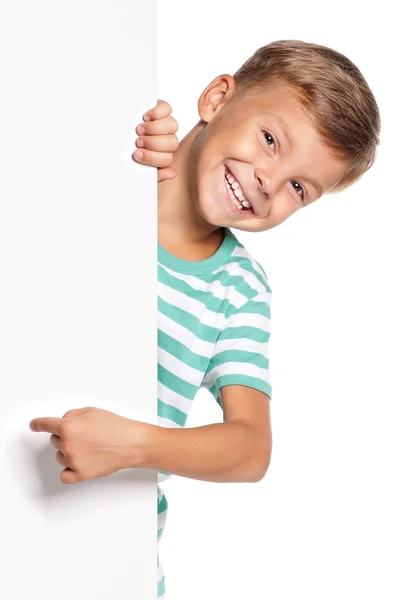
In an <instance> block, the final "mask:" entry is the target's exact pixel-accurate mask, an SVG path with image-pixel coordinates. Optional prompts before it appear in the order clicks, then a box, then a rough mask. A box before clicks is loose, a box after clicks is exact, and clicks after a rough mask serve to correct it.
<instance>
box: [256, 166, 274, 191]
mask: <svg viewBox="0 0 398 600" xmlns="http://www.w3.org/2000/svg"><path fill="white" fill-rule="evenodd" d="M254 175H255V178H256V181H257V183H258V186H259V188H260V190H261V191H262V193H263V194H264V195H265V196H266V198H269V197H270V196H272V195H273V194H274V193H275V189H274V188H275V178H274V177H273V178H272V177H271V175H270V174H269V173H267V174H266V173H264V171H263V170H262V169H261V170H260V169H256V171H255V173H254Z"/></svg>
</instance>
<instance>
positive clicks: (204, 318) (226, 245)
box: [157, 228, 272, 597]
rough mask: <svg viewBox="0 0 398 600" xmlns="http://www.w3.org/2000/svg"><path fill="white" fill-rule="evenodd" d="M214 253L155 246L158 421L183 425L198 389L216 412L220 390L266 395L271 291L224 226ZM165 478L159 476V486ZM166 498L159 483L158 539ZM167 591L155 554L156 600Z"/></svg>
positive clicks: (260, 271) (259, 269)
mask: <svg viewBox="0 0 398 600" xmlns="http://www.w3.org/2000/svg"><path fill="white" fill-rule="evenodd" d="M224 230H225V237H224V240H223V242H222V244H221V246H220V247H219V248H218V250H217V251H216V253H215V254H213V256H211V257H210V258H207V259H205V260H201V261H189V260H184V259H181V258H179V257H176V256H174V255H173V254H170V253H169V252H167V250H166V249H165V248H163V246H161V245H160V244H158V420H157V423H158V425H160V426H161V427H184V425H185V423H186V420H187V417H188V414H189V411H190V408H191V405H192V402H193V400H194V398H195V395H196V393H197V391H198V390H199V389H200V388H201V387H204V388H206V389H207V390H208V391H209V392H210V393H211V394H212V396H213V398H214V399H215V400H216V402H217V403H218V404H219V406H220V408H221V409H222V408H223V406H222V399H221V395H220V389H221V388H222V386H225V385H231V384H236V385H244V386H248V387H252V388H255V389H257V390H261V391H263V392H265V393H266V394H268V396H269V397H270V398H271V396H272V389H271V378H270V372H269V365H268V340H269V337H270V331H271V330H270V303H271V293H272V292H271V288H270V286H269V284H268V278H267V275H266V273H265V271H264V269H263V268H262V267H261V265H260V264H259V263H258V262H257V261H256V260H254V259H253V258H252V257H251V255H250V254H249V253H248V252H247V250H246V249H245V248H244V246H243V245H242V244H241V243H240V242H239V241H238V240H237V238H236V236H235V235H234V234H233V233H232V232H231V230H230V229H229V228H224ZM170 477H171V474H170V473H166V472H164V471H160V472H158V484H159V483H161V482H162V481H165V480H166V479H169V478H170ZM166 514H167V500H166V498H165V496H164V493H163V490H161V489H159V486H158V539H160V537H161V534H162V531H163V527H164V523H165V520H166ZM164 592H165V584H164V576H163V569H162V566H161V565H160V563H159V555H158V597H163V594H164Z"/></svg>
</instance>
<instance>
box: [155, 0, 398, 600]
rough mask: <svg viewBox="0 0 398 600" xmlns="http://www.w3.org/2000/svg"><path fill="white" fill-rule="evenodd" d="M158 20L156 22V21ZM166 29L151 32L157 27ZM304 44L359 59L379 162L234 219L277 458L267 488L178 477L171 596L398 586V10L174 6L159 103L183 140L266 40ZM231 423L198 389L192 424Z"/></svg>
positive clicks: (163, 41) (346, 592) (164, 20)
mask: <svg viewBox="0 0 398 600" xmlns="http://www.w3.org/2000/svg"><path fill="white" fill-rule="evenodd" d="M148 26H149V24H148ZM152 31H153V32H154V30H152ZM278 39H301V40H303V41H307V42H315V43H318V44H322V45H326V46H330V47H332V48H334V49H336V50H338V51H340V52H342V53H343V54H345V55H347V56H348V57H349V58H350V59H351V60H352V61H353V62H354V63H355V64H357V66H358V67H359V68H360V70H361V71H362V73H363V75H364V76H365V78H366V80H367V82H368V84H369V85H370V87H371V89H372V91H373V93H374V95H375V97H376V100H377V102H378V106H379V109H380V112H381V117H382V134H381V145H380V146H379V148H378V155H377V160H376V164H375V165H374V166H373V167H372V169H371V170H370V171H369V172H368V173H367V174H365V175H364V176H363V178H362V179H361V180H360V181H359V182H358V183H357V184H355V185H354V186H353V187H352V188H349V189H348V190H347V191H345V192H343V193H341V194H338V195H335V196H324V197H323V198H322V199H320V200H319V201H317V202H316V203H315V204H313V205H311V206H309V207H306V208H305V210H302V211H299V212H298V213H296V214H295V215H293V216H292V217H291V218H290V219H288V220H287V221H285V222H284V223H283V224H281V225H280V226H279V227H276V228H275V229H272V230H270V231H268V232H263V233H258V234H256V235H254V234H249V233H243V232H241V231H238V230H234V233H235V234H236V235H237V236H238V239H240V240H241V241H242V243H243V244H244V245H245V246H246V247H247V249H248V250H249V252H251V253H252V255H253V256H254V257H255V258H256V259H257V260H258V261H259V262H260V263H261V264H262V266H263V267H264V269H265V271H266V273H267V275H268V277H269V282H270V285H271V288H272V290H273V304H272V309H271V310H272V313H271V314H272V333H271V338H270V369H271V370H272V382H273V398H272V401H271V416H272V428H273V456H272V460H271V465H270V468H269V470H268V472H267V474H266V476H265V478H264V479H263V480H262V481H261V482H259V483H257V484H256V485H250V484H243V485H242V484H239V483H235V484H233V483H228V484H219V483H211V482H203V481H197V480H190V479H187V478H183V477H177V476H173V477H172V479H171V480H170V482H165V483H164V484H163V489H164V492H165V494H166V496H167V499H168V502H169V513H168V517H167V523H166V527H165V531H164V534H163V537H162V540H161V543H160V558H161V562H162V564H163V567H164V571H165V577H166V587H167V591H168V594H169V595H170V600H183V599H186V598H187V597H189V600H202V599H203V598H204V597H205V596H206V597H209V598H212V599H213V598H228V600H241V599H242V598H264V599H267V600H288V599H289V600H291V599H292V598H305V599H306V600H319V598H322V600H329V599H333V600H335V599H336V598H339V599H341V600H351V599H352V598H361V599H363V600H365V599H366V600H367V599H372V600H373V599H375V598H383V600H396V599H397V598H398V581H397V577H396V566H397V562H398V552H397V541H396V540H397V538H398V522H397V511H396V507H397V505H398V492H397V458H398V441H397V440H398V436H397V400H398V394H397V385H396V373H397V368H396V365H397V358H398V357H397V349H396V339H397V335H398V322H397V308H396V307H397V304H398V293H397V283H396V273H397V269H396V257H397V255H398V242H397V238H398V236H397V220H398V210H397V200H398V192H397V189H398V188H397V183H396V179H395V174H396V170H397V169H396V156H397V153H396V142H397V135H398V123H397V110H396V93H395V91H394V90H395V72H396V61H397V50H396V24H395V20H394V19H393V14H392V8H391V5H390V6H389V3H387V2H378V3H377V4H373V5H371V10H370V9H369V10H366V7H365V5H364V4H363V3H359V2H356V3H349V2H340V1H338V2H333V3H332V4H319V2H309V1H302V2H299V3H297V2H290V1H289V2H286V1H285V2H282V3H279V4H278V3H275V2H273V3H269V2H268V3H266V2H260V1H250V0H245V1H244V2H231V1H229V2H225V1H224V2H214V1H209V0H202V1H201V2H200V3H198V4H197V5H193V6H191V5H189V6H188V4H187V3H186V2H183V1H182V0H179V1H178V0H167V2H164V3H161V4H160V7H159V20H158V40H159V46H158V67H159V78H158V81H159V84H158V97H159V98H162V99H164V100H167V101H168V102H169V103H170V104H171V105H172V108H173V116H174V117H175V118H176V119H177V121H178V123H179V126H180V129H179V131H178V134H177V135H178V137H179V139H180V140H181V139H182V138H183V137H184V135H186V133H188V131H189V130H190V129H191V128H192V127H193V126H194V125H195V124H196V123H197V121H198V119H199V116H198V112H197V102H198V99H199V96H200V94H201V93H202V91H203V90H204V89H205V87H206V86H207V85H208V84H209V83H210V82H211V81H212V80H213V79H214V78H215V77H216V76H217V75H221V74H223V73H229V74H231V75H232V74H233V73H234V72H235V71H236V70H237V69H238V68H239V67H240V66H241V64H242V63H243V62H244V61H245V60H246V59H247V58H248V57H249V56H250V55H251V54H253V52H254V51H255V50H256V49H257V48H259V47H260V46H263V45H266V44H267V43H269V42H271V41H275V40H278ZM219 421H222V414H221V410H220V407H219V406H218V405H217V404H216V403H215V402H214V400H213V399H212V397H211V396H210V394H208V392H206V390H200V391H199V393H198V395H197V397H196V398H195V401H194V403H193V406H192V410H191V412H190V414H189V418H188V422H187V426H188V427H195V426H199V425H203V424H206V423H211V422H219Z"/></svg>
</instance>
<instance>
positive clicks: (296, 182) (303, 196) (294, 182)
mask: <svg viewBox="0 0 398 600" xmlns="http://www.w3.org/2000/svg"><path fill="white" fill-rule="evenodd" d="M292 183H293V184H296V185H298V186H299V187H300V188H301V189H302V191H303V195H302V196H301V200H302V201H303V202H304V200H305V192H304V188H303V186H302V185H301V184H300V183H299V182H298V181H292ZM293 187H294V185H293ZM294 189H295V190H296V192H297V189H296V188H294ZM299 195H300V194H299Z"/></svg>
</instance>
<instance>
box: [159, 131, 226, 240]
mask: <svg viewBox="0 0 398 600" xmlns="http://www.w3.org/2000/svg"><path fill="white" fill-rule="evenodd" d="M205 127H206V123H205V122H204V121H199V122H198V123H197V125H195V127H193V129H191V131H190V132H189V133H188V134H187V135H186V136H185V137H184V139H183V140H182V141H181V142H180V145H179V147H178V149H177V150H176V152H175V153H174V158H173V164H172V166H173V168H174V169H175V170H176V171H177V175H176V177H175V178H174V179H167V180H165V181H162V182H161V183H158V240H159V243H160V244H161V245H162V246H164V247H166V248H167V247H169V248H177V247H191V248H192V247H197V248H199V247H203V246H204V245H205V244H206V245H208V246H209V247H210V246H211V245H212V244H213V245H214V243H216V244H217V240H220V235H221V233H222V232H221V229H220V227H218V226H215V225H212V224H211V223H208V222H207V221H205V220H204V218H203V217H202V215H201V214H200V213H199V212H198V211H197V208H196V207H197V191H196V185H195V177H190V175H192V174H193V172H192V164H193V163H194V160H192V148H193V145H194V143H195V140H196V139H197V137H198V135H199V134H200V133H201V131H202V130H203V129H204V128H205Z"/></svg>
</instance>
